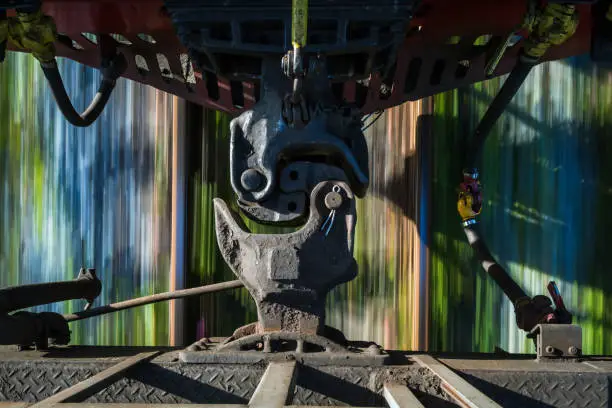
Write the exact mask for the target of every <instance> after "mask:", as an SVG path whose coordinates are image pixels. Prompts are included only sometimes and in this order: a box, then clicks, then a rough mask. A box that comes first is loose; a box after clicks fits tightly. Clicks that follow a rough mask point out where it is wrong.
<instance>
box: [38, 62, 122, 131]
mask: <svg viewBox="0 0 612 408" xmlns="http://www.w3.org/2000/svg"><path fill="white" fill-rule="evenodd" d="M40 66H41V67H42V70H43V72H44V74H45V77H46V78H47V82H48V83H49V86H50V87H51V92H53V96H54V97H55V100H56V102H57V104H58V106H59V108H60V110H61V111H62V113H63V114H64V117H65V118H66V119H67V120H68V122H70V123H71V124H72V125H74V126H78V127H87V126H89V125H91V124H92V123H93V122H95V121H96V119H98V117H99V116H100V114H101V113H102V111H103V110H104V108H105V107H106V104H107V103H108V100H109V98H110V96H111V94H112V92H113V89H114V88H115V83H116V81H115V79H111V78H106V77H103V78H102V82H101V83H100V87H99V88H98V93H96V95H95V96H94V98H93V100H92V101H91V104H90V105H89V107H88V108H87V109H85V111H84V112H83V113H78V112H77V111H76V110H75V109H74V106H72V102H71V101H70V97H69V96H68V94H67V93H66V88H65V87H64V81H63V80H62V76H61V75H60V72H59V68H58V66H57V62H56V61H53V62H50V63H44V64H43V63H41V64H40Z"/></svg>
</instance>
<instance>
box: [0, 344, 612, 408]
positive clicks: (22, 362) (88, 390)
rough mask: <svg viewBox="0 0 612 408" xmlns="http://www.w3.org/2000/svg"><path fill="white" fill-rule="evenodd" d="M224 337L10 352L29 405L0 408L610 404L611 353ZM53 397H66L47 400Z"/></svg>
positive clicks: (17, 394)
mask: <svg viewBox="0 0 612 408" xmlns="http://www.w3.org/2000/svg"><path fill="white" fill-rule="evenodd" d="M223 340H224V339H209V341H210V343H209V346H210V347H211V350H209V351H204V352H201V354H202V356H201V357H200V358H201V362H199V363H186V362H183V361H181V355H180V354H181V351H180V350H178V349H163V348H160V349H154V348H144V347H143V348H128V347H125V348H122V347H114V348H113V347H110V348H108V347H106V348H105V347H78V346H75V347H72V348H66V349H63V348H57V349H53V350H51V351H47V352H39V351H25V352H17V351H9V350H4V351H2V352H0V383H1V384H2V389H1V391H2V393H1V394H0V395H1V397H2V400H4V401H23V403H15V404H13V403H7V402H5V403H0V407H9V406H11V407H13V406H14V407H25V406H30V405H31V404H35V403H40V402H41V401H42V403H58V404H60V405H58V406H59V407H61V406H75V407H76V406H83V407H85V406H90V407H92V408H93V407H98V406H99V407H104V406H109V407H110V406H113V405H111V404H121V405H123V404H150V405H147V406H153V407H155V406H158V407H162V406H163V405H162V404H199V405H189V406H202V407H221V406H224V407H227V408H229V407H241V406H247V405H248V406H254V407H277V406H279V407H284V406H352V407H385V406H390V407H396V406H397V407H418V406H425V407H452V406H470V407H482V408H485V407H496V406H503V407H525V408H528V407H607V406H609V404H610V380H611V379H612V360H611V359H610V358H607V357H602V358H596V357H590V358H587V359H585V360H583V361H576V362H564V363H559V362H544V363H543V362H537V361H536V360H535V359H534V356H526V355H519V356H500V355H494V354H463V355H449V354H440V355H428V354H418V353H409V352H405V351H385V352H384V353H385V354H386V355H387V356H386V361H385V363H384V365H383V364H380V361H374V360H375V358H374V357H376V356H375V355H373V354H371V353H369V352H368V351H367V348H366V349H363V354H361V355H359V356H356V357H353V358H352V360H351V359H349V358H347V360H346V361H335V360H334V359H319V358H311V357H309V356H307V355H305V354H302V355H300V354H299V353H298V354H295V353H293V354H290V353H288V354H284V355H270V356H267V357H265V356H262V355H261V354H258V355H257V356H253V358H252V359H250V360H251V361H248V360H249V359H245V358H244V357H243V356H241V355H240V354H236V353H234V354H231V355H227V356H225V357H224V358H219V357H218V356H215V352H214V347H215V345H218V344H219V343H221V342H222V341H223ZM156 353H158V354H156ZM134 356H137V358H136V359H134V358H133V357H134ZM126 362H127V363H128V364H126V365H125V366H124V367H120V369H119V370H116V371H115V372H114V373H107V371H110V370H112V369H113V368H116V367H117V365H119V364H121V363H124V364H125V363H126ZM122 369H123V370H122ZM88 379H90V380H89V382H88V383H87V384H85V383H84V381H86V380H88ZM91 379H93V380H94V381H91ZM79 386H80V387H79ZM406 386H408V388H407V387H406ZM71 387H74V388H71ZM67 391H68V392H67ZM54 395H55V396H59V398H57V397H56V399H55V400H47V401H46V402H45V400H46V399H48V398H52V397H53V396H54ZM414 399H416V400H418V401H419V402H420V403H421V404H422V405H418V404H417V403H416V402H414ZM394 400H395V401H397V404H396V405H394V403H393V402H392V401H394ZM258 401H260V402H259V403H258ZM69 403H70V405H68V404H69ZM78 404H88V405H78ZM91 404H95V405H91ZM37 406H38V405H37ZM40 406H43V405H40ZM45 406H48V405H45ZM115 406H119V405H115ZM130 406H132V405H130ZM133 406H134V407H137V406H143V405H133Z"/></svg>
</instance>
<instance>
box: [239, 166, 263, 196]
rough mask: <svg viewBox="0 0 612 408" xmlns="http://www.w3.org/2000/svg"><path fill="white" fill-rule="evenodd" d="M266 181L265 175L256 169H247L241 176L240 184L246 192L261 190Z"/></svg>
mask: <svg viewBox="0 0 612 408" xmlns="http://www.w3.org/2000/svg"><path fill="white" fill-rule="evenodd" d="M264 180H265V177H264V175H263V174H261V173H260V172H259V171H257V170H255V169H246V170H245V171H244V172H243V173H242V175H241V176H240V184H242V187H243V188H244V189H245V190H246V191H257V190H259V189H260V188H261V186H262V184H263V183H264Z"/></svg>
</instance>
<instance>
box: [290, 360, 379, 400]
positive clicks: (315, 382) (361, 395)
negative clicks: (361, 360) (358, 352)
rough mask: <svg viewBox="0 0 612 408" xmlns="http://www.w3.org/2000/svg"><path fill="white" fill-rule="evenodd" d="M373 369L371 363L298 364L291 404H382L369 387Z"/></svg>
mask: <svg viewBox="0 0 612 408" xmlns="http://www.w3.org/2000/svg"><path fill="white" fill-rule="evenodd" d="M376 371H377V370H376V369H374V368H371V367H316V368H314V367H307V366H300V368H299V374H298V377H297V382H296V387H295V396H294V397H293V404H295V405H320V406H324V405H336V406H346V405H351V406H362V407H369V406H372V407H374V406H377V407H380V406H383V405H384V402H383V399H382V397H381V395H380V394H377V393H376V392H375V390H373V389H372V384H373V381H372V380H373V379H374V378H375V375H376Z"/></svg>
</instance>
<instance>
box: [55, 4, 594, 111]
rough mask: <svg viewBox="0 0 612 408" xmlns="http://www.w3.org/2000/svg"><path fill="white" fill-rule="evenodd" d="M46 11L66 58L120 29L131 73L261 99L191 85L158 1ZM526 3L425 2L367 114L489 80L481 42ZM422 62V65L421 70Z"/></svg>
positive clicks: (168, 84) (227, 106) (221, 102)
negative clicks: (385, 88)
mask: <svg viewBox="0 0 612 408" xmlns="http://www.w3.org/2000/svg"><path fill="white" fill-rule="evenodd" d="M43 7H44V10H45V12H46V13H48V14H49V15H51V16H53V17H54V19H55V21H56V24H57V28H58V31H59V32H61V33H63V34H65V35H68V36H69V37H71V38H72V39H73V40H75V41H76V42H77V43H78V44H79V45H80V46H81V47H83V49H82V50H79V49H75V48H70V47H66V46H64V45H61V44H59V45H58V54H59V56H63V57H67V58H70V59H73V60H75V61H79V62H81V63H83V64H86V65H89V66H93V67H97V66H99V64H100V60H99V55H98V51H97V46H96V45H95V44H92V43H91V42H89V41H87V40H85V39H84V37H82V36H81V33H84V32H86V33H116V34H121V35H123V36H124V37H126V38H127V39H128V40H129V41H130V42H131V44H130V45H124V44H119V48H120V50H121V51H122V52H124V53H125V55H126V57H127V59H128V63H129V67H128V70H127V72H126V74H125V77H126V78H129V79H132V80H135V81H138V82H141V83H144V84H148V85H151V86H153V87H155V88H157V89H160V90H162V91H165V92H169V93H171V94H174V95H177V96H179V97H181V98H184V99H187V100H189V101H192V102H195V103H198V104H200V105H204V106H207V107H210V108H213V109H218V110H222V111H225V112H229V113H233V114H237V113H239V112H240V111H242V109H244V108H249V107H250V106H252V104H253V103H254V102H255V97H254V86H253V84H252V83H243V88H244V94H245V95H244V99H245V103H244V105H245V106H244V107H237V106H234V105H233V103H232V99H231V89H230V82H229V81H227V80H225V79H220V80H219V82H218V84H217V85H218V87H219V94H220V96H219V98H218V99H213V98H211V97H210V96H209V94H208V91H207V88H206V85H205V82H204V81H203V78H202V73H201V72H198V71H197V70H194V71H195V78H196V81H195V83H194V84H192V86H188V84H186V83H185V78H183V68H182V66H181V63H180V54H184V53H185V52H186V51H185V49H184V47H183V46H182V45H181V44H180V43H179V41H178V38H177V37H176V35H175V33H174V29H173V27H172V24H171V21H170V19H169V18H168V16H167V14H166V13H165V10H164V7H163V2H162V1H158V0H130V1H127V0H44V2H43ZM578 10H579V12H580V16H581V23H580V26H579V28H578V31H577V33H576V34H575V35H574V37H572V39H570V40H569V41H568V42H566V43H565V44H564V45H562V46H558V47H553V48H552V49H551V50H550V52H549V53H548V54H547V56H546V59H547V60H557V59H563V58H567V57H570V56H574V55H580V54H584V53H587V52H588V50H589V47H590V39H591V29H590V28H591V17H590V6H578ZM525 11H526V1H513V0H506V1H490V0H462V1H457V0H423V3H422V5H421V7H420V8H419V9H418V10H417V12H416V15H415V18H414V19H413V21H412V25H411V29H410V32H409V34H408V36H407V38H406V41H405V43H404V46H403V47H402V49H401V50H400V52H399V56H398V61H397V67H396V73H395V77H394V81H393V91H392V93H391V95H390V96H388V97H387V99H384V98H382V97H381V95H380V92H379V89H380V80H379V79H378V78H376V77H374V78H372V79H371V81H370V83H369V85H368V86H369V89H368V90H367V92H368V93H367V98H366V99H365V104H364V105H363V106H362V111H363V112H364V113H369V112H372V111H375V110H378V109H386V108H389V107H392V106H396V105H399V104H401V103H403V102H405V101H407V100H417V99H421V98H423V97H426V96H431V95H434V94H436V93H440V92H444V91H447V90H450V89H454V88H457V87H461V86H466V85H469V84H472V83H475V82H479V81H482V80H484V79H486V78H485V74H484V66H485V61H486V53H487V52H490V51H491V48H494V44H492V43H491V44H489V45H488V46H475V45H474V41H475V40H476V39H477V38H478V37H480V36H482V35H492V36H493V37H496V36H497V37H503V36H506V35H507V34H508V33H509V32H510V31H511V30H512V29H513V28H514V27H515V26H517V24H518V23H520V22H521V21H522V19H523V15H524V13H525ZM143 33H144V34H149V35H151V36H152V37H153V38H154V39H155V40H156V42H155V43H154V44H151V43H149V42H146V41H143V40H142V39H140V38H139V34H143ZM452 36H459V37H461V41H460V42H459V43H458V44H454V45H449V44H446V42H447V40H448V39H449V38H450V37H452ZM519 49H520V46H514V47H512V48H511V49H510V50H508V52H507V53H506V56H505V57H504V58H503V59H502V61H501V63H500V64H499V68H498V71H497V75H502V74H506V73H508V72H509V71H510V70H511V69H512V67H513V66H514V64H515V62H516V57H517V53H518V51H519ZM160 55H163V56H165V58H166V59H167V60H168V64H169V67H170V69H169V70H170V72H164V67H163V64H162V65H160V64H159V63H158V56H160ZM137 56H140V57H138V58H139V59H141V60H142V59H144V60H145V61H146V63H147V66H148V68H149V71H148V72H147V73H146V74H143V73H142V71H139V70H138V67H137V64H136V58H137ZM417 68H418V69H417ZM361 87H362V85H360V84H356V83H355V82H348V83H345V84H344V92H343V94H344V97H345V99H346V100H347V101H348V102H354V101H355V100H356V98H357V95H358V94H359V92H357V90H358V89H359V90H360V91H363V89H360V88H361Z"/></svg>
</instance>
